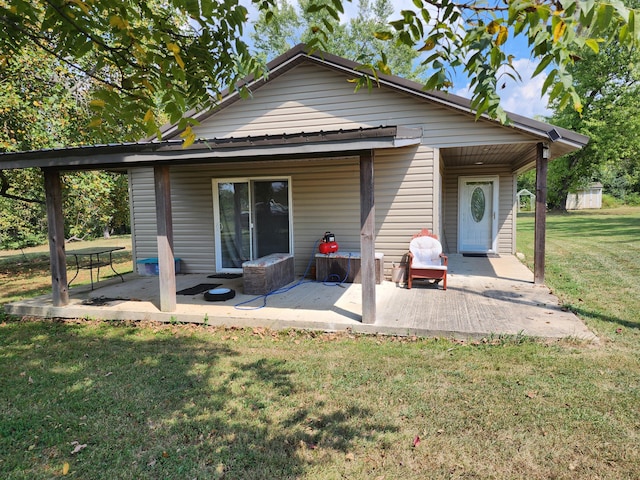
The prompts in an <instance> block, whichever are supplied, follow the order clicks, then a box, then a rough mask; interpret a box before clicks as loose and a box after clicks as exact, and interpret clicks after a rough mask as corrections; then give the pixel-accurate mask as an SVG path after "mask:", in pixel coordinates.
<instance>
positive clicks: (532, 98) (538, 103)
mask: <svg viewBox="0 0 640 480" xmlns="http://www.w3.org/2000/svg"><path fill="white" fill-rule="evenodd" d="M289 2H290V3H292V4H295V3H297V2H296V0H289ZM241 3H243V4H244V5H247V6H248V5H249V3H250V2H249V1H248V0H241ZM343 4H344V7H345V13H344V15H343V21H348V20H349V19H350V18H353V17H355V16H356V14H357V11H358V0H352V1H351V2H348V1H343ZM392 4H393V6H394V9H395V13H394V14H393V15H392V16H391V19H392V20H393V19H395V18H398V17H399V13H400V11H401V10H404V9H415V6H414V5H413V1H412V0H392ZM250 18H251V19H252V20H253V19H255V18H256V13H255V10H254V9H252V8H250ZM509 53H511V54H513V55H514V57H515V58H514V66H515V67H516V70H517V71H518V73H519V74H520V76H521V80H520V81H515V80H512V79H511V78H509V77H506V76H505V77H504V82H502V83H504V85H505V87H504V88H503V89H501V90H500V91H499V92H498V93H499V94H500V98H501V99H502V108H504V109H505V110H507V111H509V112H513V113H517V114H520V115H525V116H527V117H532V118H533V117H544V116H549V115H551V113H552V112H551V111H550V110H549V109H548V108H547V99H546V98H542V99H541V98H540V91H541V87H542V84H543V83H544V81H545V79H546V74H545V73H544V72H543V73H541V74H540V75H538V76H537V77H535V78H533V79H532V78H531V74H532V73H533V71H534V70H535V67H536V63H534V62H532V61H531V58H530V56H529V51H528V50H527V48H526V43H525V42H524V41H522V40H520V39H518V40H516V41H515V42H513V45H511V46H510V50H509ZM455 81H456V84H455V85H454V87H453V88H452V89H451V92H452V93H455V94H457V95H461V96H463V97H467V98H468V97H470V96H471V94H470V91H469V82H468V79H466V78H464V77H463V76H462V75H458V78H457V79H456V80H455Z"/></svg>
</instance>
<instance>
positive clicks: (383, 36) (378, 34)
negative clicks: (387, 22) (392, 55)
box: [373, 32, 393, 41]
mask: <svg viewBox="0 0 640 480" xmlns="http://www.w3.org/2000/svg"><path fill="white" fill-rule="evenodd" d="M373 36H374V37H375V38H377V39H378V40H385V41H386V40H391V39H393V34H392V33H391V32H375V33H374V34H373Z"/></svg>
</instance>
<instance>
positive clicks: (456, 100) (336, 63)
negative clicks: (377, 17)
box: [161, 43, 589, 150]
mask: <svg viewBox="0 0 640 480" xmlns="http://www.w3.org/2000/svg"><path fill="white" fill-rule="evenodd" d="M304 62H310V63H314V64H317V65H320V66H323V67H326V68H330V69H333V70H336V71H338V72H341V73H343V74H346V75H348V76H350V77H362V76H364V75H365V72H363V71H361V70H359V64H358V63H356V62H353V61H351V60H347V59H345V58H343V57H339V56H337V55H333V54H330V53H326V52H322V51H318V50H315V51H310V50H309V49H308V48H307V46H306V45H305V44H303V43H301V44H298V45H296V46H295V47H293V48H292V49H291V50H289V51H287V52H285V53H283V54H282V55H280V56H279V57H277V58H275V59H274V60H272V61H271V62H269V63H268V64H267V72H268V73H267V75H265V76H264V77H260V78H257V79H256V78H254V77H252V76H250V77H247V79H246V80H245V82H244V85H246V86H247V87H248V88H249V89H250V91H252V92H255V91H256V90H258V89H259V88H261V87H262V86H264V85H265V84H267V83H269V82H270V81H272V80H273V79H275V78H277V77H279V76H280V75H283V74H285V73H287V72H288V71H290V70H292V69H293V68H295V67H296V66H298V65H300V64H302V63H304ZM378 83H379V84H380V86H384V87H387V88H390V89H392V90H395V91H398V92H402V93H405V94H409V95H411V96H414V97H417V98H419V99H421V100H425V101H428V102H432V103H434V104H437V105H440V106H442V107H445V108H448V109H452V110H455V111H457V112H459V113H461V114H463V115H466V116H469V117H471V118H475V112H474V111H473V109H472V108H471V101H470V100H469V99H467V98H464V97H461V96H459V95H454V94H452V93H447V92H440V91H434V90H430V91H425V90H424V89H423V86H422V84H420V83H418V82H414V81H411V80H407V79H404V78H401V77H397V76H394V75H385V74H381V73H379V74H378ZM221 96H222V100H221V102H220V103H219V104H218V105H217V106H216V107H215V108H213V109H210V110H204V111H199V112H196V111H192V112H189V113H188V114H187V116H190V117H193V118H195V119H196V120H198V121H199V122H203V121H204V120H206V119H207V118H209V117H210V116H212V115H215V114H217V113H218V112H220V111H221V110H223V109H225V108H227V107H228V106H230V105H232V104H233V103H235V102H237V101H238V100H240V99H241V96H240V94H239V92H238V91H235V90H234V91H232V90H229V89H226V90H224V91H223V92H222V94H221ZM507 117H508V119H509V121H510V124H509V125H507V127H510V128H513V129H515V130H518V131H521V132H523V133H527V134H530V135H534V136H536V137H539V138H540V140H541V141H548V142H560V143H563V144H566V147H568V148H569V150H575V149H578V148H582V147H584V146H585V145H586V144H587V143H588V141H589V137H587V136H585V135H581V134H579V133H576V132H573V131H571V130H567V129H565V128H561V127H556V126H554V125H551V124H548V123H545V122H541V121H538V120H534V119H532V118H529V117H525V116H523V115H518V114H516V113H512V112H507ZM482 119H483V120H486V121H490V122H493V123H495V124H496V125H500V126H504V125H502V124H500V122H499V121H498V120H495V119H492V118H490V117H489V116H488V115H482ZM161 132H162V137H163V138H164V139H168V138H174V137H176V136H178V135H179V134H180V133H181V132H182V130H180V129H178V127H177V125H175V124H174V125H167V126H165V127H163V129H162V130H161ZM563 150H564V149H563Z"/></svg>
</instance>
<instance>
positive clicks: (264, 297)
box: [234, 240, 351, 310]
mask: <svg viewBox="0 0 640 480" xmlns="http://www.w3.org/2000/svg"><path fill="white" fill-rule="evenodd" d="M319 242H320V240H316V243H315V244H314V245H313V250H312V251H311V258H309V262H308V263H307V268H306V269H305V270H304V273H303V274H302V278H301V279H300V280H298V281H297V282H296V283H294V284H293V285H290V286H288V287H282V288H277V289H275V290H272V291H271V292H269V293H265V294H264V295H258V296H257V297H253V298H251V299H249V300H245V301H244V302H240V303H236V304H235V305H234V308H235V309H236V310H260V309H261V308H264V307H266V306H267V299H268V298H269V297H271V296H273V295H280V294H282V293H287V292H290V291H291V290H293V289H294V288H296V287H299V286H300V285H302V284H304V283H313V282H316V280H305V279H306V278H307V275H308V274H309V269H310V268H311V262H313V259H314V258H315V255H316V249H317V248H318V243H319ZM350 270H351V253H349V260H348V263H347V273H346V274H345V276H344V278H343V279H340V277H339V276H338V275H337V274H336V273H331V274H329V275H327V277H326V278H325V279H324V280H323V281H322V284H323V285H325V286H327V287H337V286H341V285H342V284H343V283H344V282H346V280H347V278H349V272H350ZM334 276H335V277H338V278H337V279H338V281H337V282H331V281H330V279H331V278H332V277H334ZM258 300H262V305H257V306H256V305H250V304H252V303H254V302H256V301H258Z"/></svg>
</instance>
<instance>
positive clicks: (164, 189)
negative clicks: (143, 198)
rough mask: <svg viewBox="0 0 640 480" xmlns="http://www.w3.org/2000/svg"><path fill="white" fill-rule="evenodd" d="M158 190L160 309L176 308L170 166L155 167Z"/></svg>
mask: <svg viewBox="0 0 640 480" xmlns="http://www.w3.org/2000/svg"><path fill="white" fill-rule="evenodd" d="M153 174H154V180H155V190H156V222H157V225H158V270H159V279H158V280H159V282H160V310H161V311H163V312H174V311H175V310H176V268H175V259H174V256H173V218H172V215H171V183H170V176H169V167H168V166H166V165H162V166H157V167H154V169H153Z"/></svg>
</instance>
